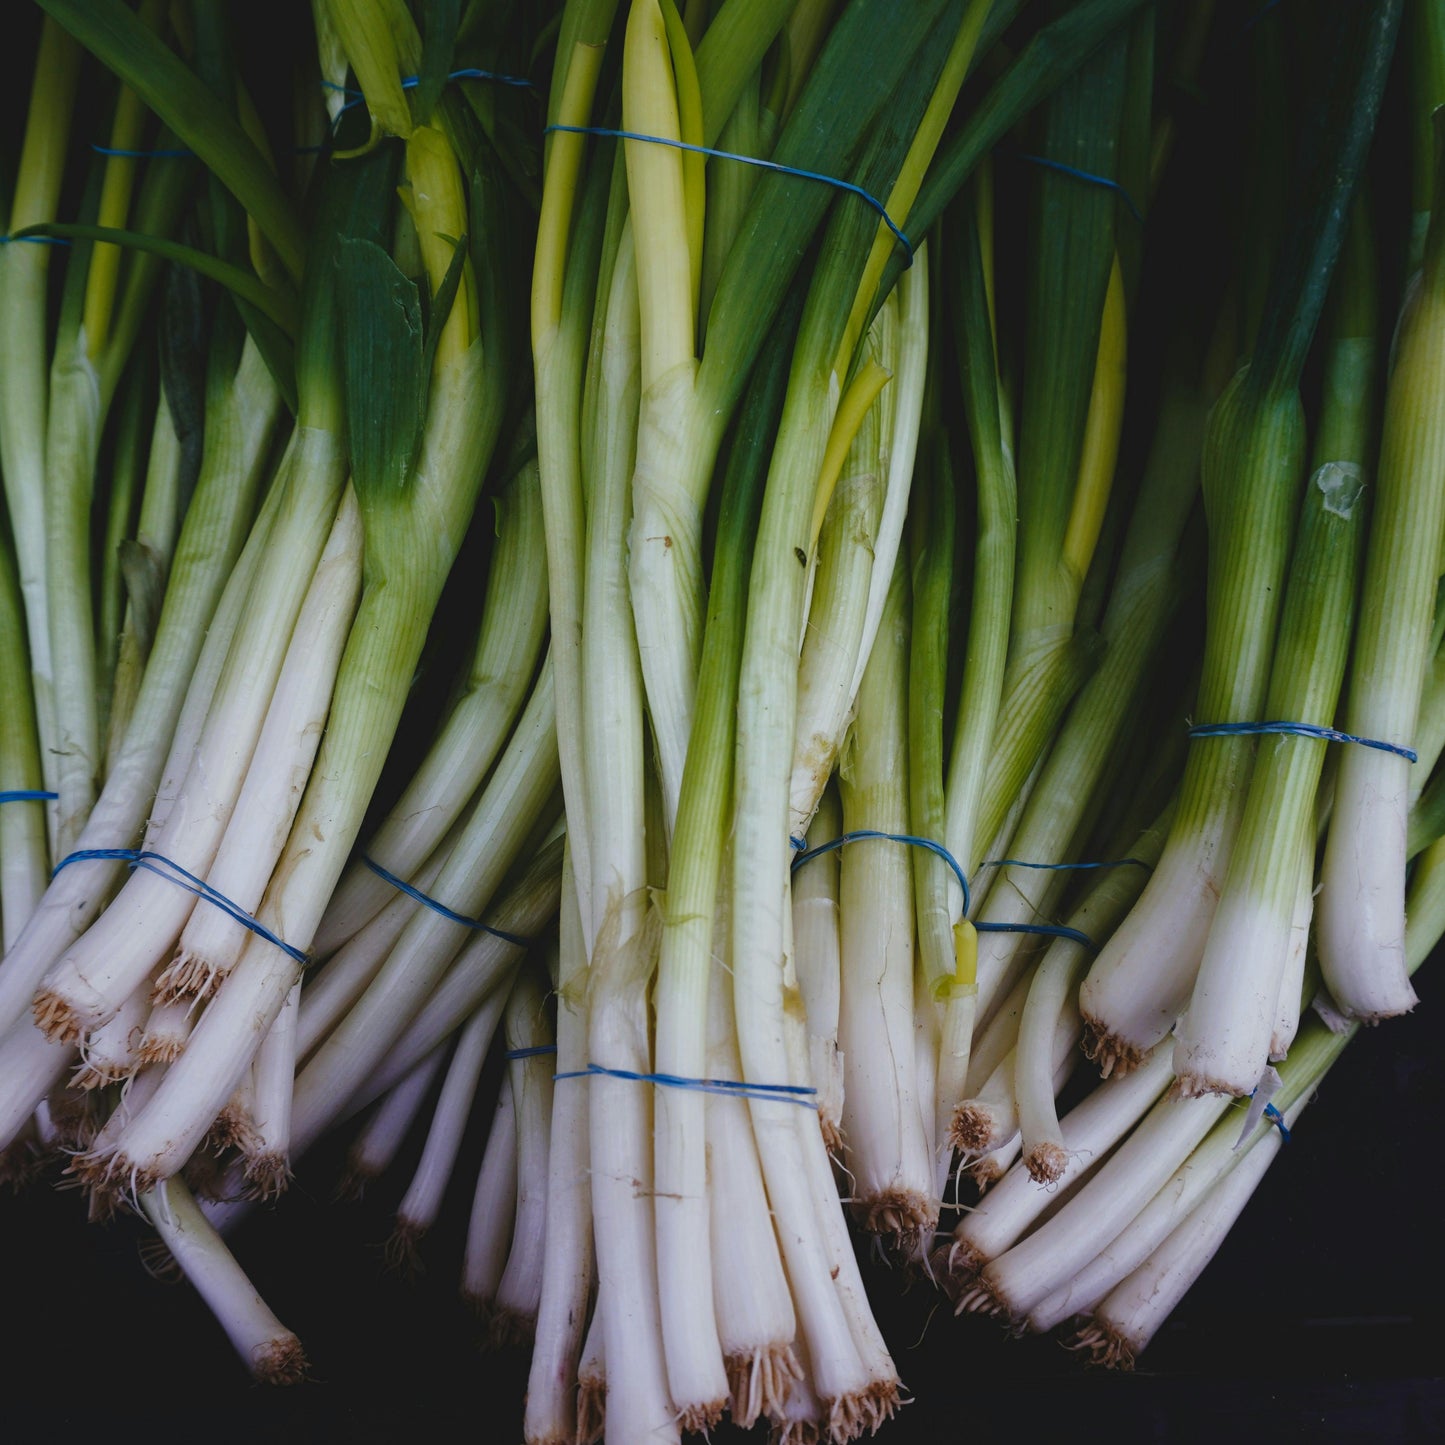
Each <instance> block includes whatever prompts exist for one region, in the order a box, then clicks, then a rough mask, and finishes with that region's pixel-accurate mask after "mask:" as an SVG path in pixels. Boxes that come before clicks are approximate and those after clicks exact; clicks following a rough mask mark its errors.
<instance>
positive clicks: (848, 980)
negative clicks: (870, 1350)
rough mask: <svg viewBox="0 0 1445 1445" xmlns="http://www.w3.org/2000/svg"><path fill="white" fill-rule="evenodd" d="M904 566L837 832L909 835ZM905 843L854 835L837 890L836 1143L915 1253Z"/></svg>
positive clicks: (861, 1202) (915, 1122) (926, 1171)
mask: <svg viewBox="0 0 1445 1445" xmlns="http://www.w3.org/2000/svg"><path fill="white" fill-rule="evenodd" d="M906 588H907V570H906V568H904V567H895V569H894V577H893V587H892V590H891V591H890V593H889V601H888V606H887V608H886V610H885V611H884V614H883V624H882V626H881V627H880V628H879V631H878V636H877V640H876V642H875V643H874V647H873V653H872V656H871V657H870V659H869V664H868V669H867V671H866V672H865V673H864V674H863V685H862V687H861V688H860V689H859V692H858V714H857V717H856V718H855V719H854V721H853V725H852V728H851V729H850V731H849V736H848V741H847V743H846V744H845V748H844V756H843V758H842V765H841V769H840V774H839V777H840V791H841V793H842V799H843V826H844V830H845V831H846V832H849V833H853V832H858V831H859V830H864V829H872V830H877V831H879V832H884V833H899V834H905V833H907V832H908V823H909V817H908V765H907V757H908V746H907V736H908V722H907V658H908V606H907V598H906ZM912 863H913V860H912V857H911V856H910V849H909V847H908V845H906V844H903V843H892V842H887V841H884V840H882V839H873V838H867V839H859V840H858V841H856V842H853V843H850V844H848V846H847V847H846V848H844V849H843V861H842V867H841V879H840V883H839V909H840V923H841V929H840V936H841V944H842V980H843V986H842V1000H841V1008H840V1011H839V1016H838V1046H839V1048H840V1050H841V1051H842V1054H843V1079H844V1091H843V1137H844V1140H845V1142H846V1148H847V1165H848V1170H849V1173H850V1174H851V1175H852V1176H853V1180H854V1185H853V1189H852V1194H853V1205H852V1208H853V1212H854V1215H855V1217H857V1218H858V1220H859V1221H860V1222H861V1223H862V1224H863V1227H864V1228H865V1229H868V1230H870V1231H871V1232H873V1233H876V1234H883V1235H888V1236H891V1237H892V1238H893V1240H894V1242H895V1244H897V1245H898V1246H900V1247H901V1248H903V1249H905V1250H906V1251H908V1252H911V1251H912V1249H913V1247H914V1245H915V1243H916V1240H917V1238H918V1236H919V1235H920V1234H921V1233H922V1232H923V1231H925V1230H927V1229H930V1228H931V1227H932V1225H933V1222H934V1220H935V1219H936V1217H937V1203H936V1198H935V1195H934V1188H933V1185H934V1181H933V1161H932V1155H931V1152H930V1150H929V1148H928V1141H927V1135H926V1131H925V1127H924V1122H923V1110H924V1108H925V1107H927V1108H928V1109H929V1112H930V1113H931V1112H932V1108H931V1104H932V1095H931V1094H930V1095H929V1096H928V1100H927V1103H925V1100H924V1098H923V1096H922V1095H920V1093H919V1090H918V1083H917V1079H916V1077H915V1075H914V1070H913V1056H914V1049H913V872H912Z"/></svg>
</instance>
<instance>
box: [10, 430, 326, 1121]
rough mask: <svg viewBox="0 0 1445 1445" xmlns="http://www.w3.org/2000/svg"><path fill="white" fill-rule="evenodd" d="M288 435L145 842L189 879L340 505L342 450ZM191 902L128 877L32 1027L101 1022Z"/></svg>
mask: <svg viewBox="0 0 1445 1445" xmlns="http://www.w3.org/2000/svg"><path fill="white" fill-rule="evenodd" d="M296 435H297V444H296V446H295V448H294V450H293V451H292V452H291V453H290V458H291V466H290V471H289V475H288V476H287V479H286V483H285V485H286V494H285V497H284V499H283V500H282V503H281V507H280V510H279V512H278V513H277V516H276V519H275V521H274V522H273V524H272V532H271V541H270V545H269V546H268V548H267V550H266V553H265V554H264V555H263V556H262V557H261V558H260V560H259V564H258V567H257V571H256V575H255V578H254V579H253V581H252V584H251V592H250V598H251V599H252V600H251V605H249V606H248V607H247V608H246V611H245V613H244V615H243V616H242V618H241V621H240V624H239V626H238V629H237V632H236V635H235V637H234V639H233V640H232V644H231V649H230V652H229V654H228V656H227V660H226V666H225V668H224V670H223V671H222V674H221V678H220V680H219V682H218V684H217V687H216V694H215V697H214V698H213V699H212V702H211V708H210V711H209V712H208V714H207V719H206V724H205V726H204V727H203V729H202V731H201V736H200V738H199V740H198V742H197V744H196V750H195V753H194V754H193V756H192V759H191V764H190V767H189V769H188V771H187V774H186V781H185V782H184V784H182V787H181V790H180V794H179V796H178V797H177V798H176V800H175V803H174V804H173V806H172V809H171V812H170V815H169V817H168V818H167V821H166V824H165V827H164V828H163V829H162V830H161V832H160V834H159V836H158V837H157V838H156V839H155V842H154V845H153V847H154V850H155V851H156V852H159V853H161V854H163V855H164V856H165V857H166V858H168V859H169V860H171V861H172V862H173V863H176V864H178V865H179V866H180V867H182V868H185V869H186V870H187V871H189V872H191V873H193V874H196V875H197V876H199V877H204V876H205V875H206V872H207V870H208V869H209V867H210V865H211V862H212V860H213V859H214V858H215V856H216V850H217V849H218V848H219V847H220V843H221V838H222V836H223V835H224V833H225V830H226V826H227V824H228V823H229V821H230V817H231V812H232V809H233V808H234V806H235V802H236V797H237V795H238V794H239V792H240V790H241V785H242V782H243V781H244V779H245V774H246V768H247V767H248V766H249V764H250V761H251V756H252V753H253V751H254V749H255V746H256V740H257V738H258V736H259V735H260V731H261V726H262V723H263V721H264V718H265V711H266V708H267V707H268V706H269V703H270V700H271V696H272V694H273V692H274V690H275V686H276V678H277V676H278V674H279V673H280V670H281V664H282V661H283V659H284V656H285V652H286V649H287V647H288V645H289V643H290V639H291V635H292V632H293V630H294V627H295V622H296V617H297V614H298V613H299V611H300V609H301V604H302V601H303V599H304V596H305V593H306V590H307V588H308V587H309V585H310V582H311V578H312V575H313V574H314V572H315V570H316V564H317V562H318V561H319V559H320V556H321V553H322V550H323V548H324V546H325V544H326V540H327V537H328V536H329V534H330V532H331V526H332V521H333V518H334V515H335V510H336V505H337V503H338V502H339V500H340V493H341V485H342V481H343V480H344V479H343V476H342V455H341V452H340V448H339V447H338V445H337V439H336V437H335V436H334V434H333V433H331V432H330V431H327V430H324V429H322V428H316V427H313V428H298V430H297V434H296ZM75 866H76V867H88V866H90V865H88V864H76V865H75ZM195 903H196V898H195V895H194V894H192V893H189V892H187V891H186V890H185V889H183V888H178V887H177V886H176V885H175V884H174V883H173V882H171V881H170V880H169V879H167V878H164V877H162V876H160V875H158V874H156V873H155V872H153V871H151V870H150V869H145V868H138V869H136V870H135V871H134V872H132V874H131V875H130V877H129V878H128V879H127V881H126V883H125V886H124V887H123V888H122V889H121V891H120V893H119V894H118V895H117V897H116V898H115V899H114V901H113V902H112V903H111V905H110V906H109V907H108V908H107V909H106V910H105V912H104V913H103V914H101V916H100V917H99V918H98V919H97V920H96V921H95V922H94V923H93V924H92V925H91V927H90V928H89V929H88V930H87V931H86V933H85V934H84V935H82V937H81V938H80V939H79V940H77V942H76V943H75V944H74V945H72V946H71V947H70V948H69V949H67V950H66V952H65V953H64V954H63V955H62V956H61V957H60V959H59V960H57V962H56V963H54V964H53V965H52V966H51V968H50V969H49V971H48V972H47V974H46V976H45V978H44V979H43V980H42V982H41V987H40V991H39V992H38V993H37V995H36V1003H35V1009H36V1017H37V1019H38V1020H39V1021H40V1022H41V1024H42V1027H44V1028H45V1029H46V1031H47V1032H50V1033H53V1034H55V1035H56V1036H57V1037H59V1038H69V1037H72V1036H74V1034H75V1033H76V1032H77V1031H78V1030H80V1029H81V1028H94V1027H96V1026H97V1025H98V1024H100V1023H103V1022H104V1020H105V1019H106V1018H107V1017H108V1016H109V1014H110V1013H111V1012H113V1011H114V1009H115V1008H116V1007H118V1006H119V1003H120V1001H121V1000H122V999H123V998H124V994H125V992H126V991H127V989H126V985H125V983H124V980H125V979H126V978H128V977H130V976H132V975H137V976H140V975H143V974H144V973H145V972H146V971H147V970H148V969H150V968H152V967H154V966H155V964H156V963H157V962H159V960H160V958H161V957H162V956H163V955H164V953H165V951H166V950H167V949H169V948H171V947H173V946H174V944H175V942H176V940H177V939H178V938H179V937H180V933H181V929H182V928H183V927H184V925H185V922H186V919H187V918H188V917H189V916H190V912H191V909H192V907H193V906H194V905H195ZM227 1092H229V1090H228V1091H227Z"/></svg>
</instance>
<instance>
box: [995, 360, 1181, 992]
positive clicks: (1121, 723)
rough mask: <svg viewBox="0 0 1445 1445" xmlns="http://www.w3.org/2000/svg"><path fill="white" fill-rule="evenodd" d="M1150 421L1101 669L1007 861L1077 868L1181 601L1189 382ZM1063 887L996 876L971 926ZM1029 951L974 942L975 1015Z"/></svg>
mask: <svg viewBox="0 0 1445 1445" xmlns="http://www.w3.org/2000/svg"><path fill="white" fill-rule="evenodd" d="M1160 412H1161V415H1160V421H1159V426H1158V428H1157V429H1156V431H1155V437H1154V447H1153V451H1152V454H1151V456H1150V458H1149V461H1148V464H1147V466H1146V469H1145V474H1144V479H1143V482H1142V484H1141V488H1140V494H1139V498H1138V500H1137V502H1136V504H1135V508H1134V512H1133V516H1132V518H1131V521H1130V527H1129V532H1128V534H1127V536H1126V539H1125V542H1124V546H1123V551H1122V553H1121V555H1120V559H1119V564H1118V568H1117V571H1116V574H1115V577H1114V582H1113V586H1112V588H1111V591H1110V597H1109V606H1108V610H1107V612H1106V614H1105V616H1104V619H1103V623H1102V625H1101V635H1102V637H1103V640H1104V643H1105V651H1104V655H1103V659H1102V662H1101V663H1100V665H1099V668H1098V670H1097V671H1096V672H1095V674H1094V676H1093V677H1091V678H1090V679H1089V681H1088V682H1087V683H1086V684H1085V686H1084V688H1083V690H1082V691H1081V692H1080V693H1079V695H1078V697H1077V698H1076V699H1075V701H1074V704H1073V707H1072V709H1071V711H1070V712H1069V715H1068V717H1067V719H1066V721H1065V722H1064V724H1063V727H1062V729H1061V730H1060V733H1059V736H1058V738H1057V740H1056V742H1055V743H1054V746H1053V748H1052V749H1051V750H1050V752H1049V754H1048V757H1047V761H1046V762H1045V763H1044V767H1043V771H1042V772H1041V773H1040V775H1039V778H1038V781H1037V783H1036V784H1035V785H1034V788H1033V790H1032V792H1031V793H1030V795H1029V800H1028V804H1027V806H1026V807H1025V809H1024V812H1023V814H1022V816H1021V818H1020V820H1019V822H1018V824H1017V826H1016V828H1015V829H1014V832H1013V836H1012V837H1011V838H1010V840H1009V844H1008V849H1007V853H1008V856H1009V857H1011V858H1017V859H1019V860H1021V861H1022V862H1025V863H1067V862H1075V861H1079V858H1078V853H1077V850H1078V849H1079V848H1081V847H1083V846H1084V844H1085V841H1086V833H1087V822H1088V815H1089V808H1090V805H1091V803H1093V802H1094V801H1095V800H1096V794H1097V791H1098V788H1099V785H1100V782H1101V780H1102V779H1103V777H1104V775H1105V772H1106V768H1107V764H1108V762H1109V759H1110V756H1111V754H1112V752H1113V750H1114V748H1115V747H1116V746H1117V744H1118V741H1119V739H1120V737H1121V736H1122V734H1123V733H1124V730H1125V728H1126V727H1127V725H1128V723H1129V721H1130V718H1131V716H1132V715H1133V713H1134V711H1135V709H1136V708H1137V706H1138V699H1139V698H1140V697H1141V694H1142V692H1143V689H1144V688H1145V686H1146V683H1147V675H1148V670H1149V668H1150V665H1151V663H1153V661H1154V659H1155V658H1156V657H1157V654H1158V651H1159V648H1160V646H1161V644H1162V642H1163V640H1164V638H1165V636H1166V634H1167V631H1168V628H1169V624H1170V622H1171V620H1172V618H1173V616H1174V613H1175V611H1176V609H1177V607H1178V605H1179V603H1180V601H1181V600H1182V595H1183V592H1184V587H1183V585H1182V580H1181V555H1180V544H1181V538H1182V536H1183V533H1184V527H1185V523H1186V522H1187V520H1188V518H1189V514H1190V510H1191V508H1192V507H1193V505H1194V501H1195V497H1196V486H1197V480H1198V472H1197V467H1198V448H1199V438H1200V435H1201V432H1202V430H1203V420H1204V418H1203V403H1202V398H1201V397H1200V394H1199V389H1198V386H1197V384H1195V383H1194V382H1193V381H1192V380H1189V381H1186V380H1183V379H1181V378H1179V377H1178V376H1175V377H1173V378H1172V379H1171V380H1170V381H1169V382H1167V383H1166V389H1165V394H1164V397H1163V400H1162V402H1161V406H1160ZM1005 715H1006V716H1007V713H1006V714H1005ZM1083 861H1088V860H1083ZM1068 882H1069V875H1068V874H1067V873H1063V872H1054V871H1049V870H1045V869H1039V868H1023V867H1003V868H1000V869H998V870H997V873H996V875H995V876H994V877H993V879H992V880H991V882H990V886H989V888H988V892H987V895H986V898H985V900H984V902H983V903H982V905H981V907H980V908H979V909H978V912H977V915H976V916H977V917H978V918H979V919H981V920H987V921H988V922H991V923H1000V924H1004V925H1009V924H1017V923H1034V922H1037V921H1039V920H1040V919H1041V918H1042V919H1044V920H1047V918H1048V914H1049V912H1050V910H1051V908H1052V907H1053V905H1054V904H1055V902H1056V901H1057V900H1058V898H1059V896H1060V894H1061V893H1062V891H1063V889H1064V888H1065V887H1066V886H1067V884H1068ZM1032 952H1033V944H1032V940H1030V939H1029V938H1027V937H1026V936H1023V935H1020V934H1017V933H1008V932H1000V933H995V932H989V933H985V934H982V935H981V936H980V938H979V950H978V966H977V978H978V989H979V1010H980V1012H981V1014H983V1015H984V1016H985V1017H986V1016H987V1013H988V1011H989V1009H990V1008H991V1006H992V1004H993V1002H994V1000H996V999H997V998H998V996H999V993H1000V991H1001V990H1002V989H1004V988H1006V987H1008V984H1009V980H1010V979H1011V978H1013V977H1015V976H1016V973H1017V968H1018V966H1019V964H1020V963H1021V962H1022V961H1023V960H1024V959H1026V958H1027V957H1028V956H1029V955H1030V954H1031V953H1032Z"/></svg>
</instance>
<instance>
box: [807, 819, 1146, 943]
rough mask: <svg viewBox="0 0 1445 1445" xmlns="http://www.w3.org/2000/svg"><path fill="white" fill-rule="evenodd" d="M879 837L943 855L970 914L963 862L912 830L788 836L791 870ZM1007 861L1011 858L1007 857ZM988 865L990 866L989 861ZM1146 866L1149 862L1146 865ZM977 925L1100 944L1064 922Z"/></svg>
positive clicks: (990, 930)
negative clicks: (809, 840) (816, 839)
mask: <svg viewBox="0 0 1445 1445" xmlns="http://www.w3.org/2000/svg"><path fill="white" fill-rule="evenodd" d="M866 838H876V839H879V840H881V841H882V842H885V843H905V844H907V845H908V846H909V847H911V848H926V849H927V850H928V851H929V852H930V853H934V854H936V855H937V856H938V857H940V858H942V859H943V861H944V862H945V863H947V864H948V866H949V867H950V868H951V869H952V870H953V876H954V877H955V878H957V879H958V882H959V886H960V887H961V888H962V889H963V913H964V917H967V916H968V909H969V893H968V879H967V878H966V877H965V875H964V871H963V866H962V864H960V863H959V861H958V859H957V858H955V857H954V856H953V854H952V853H950V852H949V851H948V849H947V848H945V847H944V846H943V844H942V843H936V842H934V840H933V839H932V838H916V837H914V835H913V834H912V833H882V832H878V831H877V830H875V829H873V828H859V829H857V830H856V831H855V832H852V833H840V834H839V835H838V836H837V837H836V838H833V839H830V840H829V841H828V842H826V843H819V844H818V846H817V847H816V848H809V847H808V846H807V845H806V843H804V842H803V841H802V840H801V839H799V838H789V840H788V841H789V843H791V844H792V846H793V849H794V852H795V853H796V854H797V856H796V857H795V858H794V859H793V866H792V871H793V872H795V873H796V872H797V871H798V869H799V868H801V867H802V866H803V864H804V863H806V862H807V861H808V860H809V859H810V858H816V857H817V856H818V855H819V854H820V853H831V852H832V851H833V850H834V849H835V848H841V847H842V846H843V845H844V844H845V843H853V842H856V841H857V840H859V839H866ZM1004 861H1005V862H1007V861H1009V860H1007V859H1005V860H1004ZM1124 861H1127V862H1138V861H1139V860H1138V859H1132V858H1131V859H1127V860H1124ZM984 866H985V867H988V866H991V865H988V864H985V865H984ZM1024 866H1025V867H1040V868H1107V867H1110V866H1112V865H1111V864H1108V863H1039V864H1025V865H1024ZM1144 866H1147V865H1144ZM973 926H974V929H975V930H976V931H977V932H979V933H1032V934H1039V935H1041V936H1043V937H1046V938H1067V939H1069V940H1070V941H1071V942H1073V943H1081V944H1083V946H1084V947H1085V948H1089V949H1093V948H1097V947H1098V945H1097V944H1096V943H1095V942H1094V940H1093V939H1092V938H1090V937H1089V935H1088V934H1087V933H1081V932H1080V931H1079V930H1078V929H1077V928H1067V927H1065V926H1064V925H1063V924H1061V923H975V924H974V925H973Z"/></svg>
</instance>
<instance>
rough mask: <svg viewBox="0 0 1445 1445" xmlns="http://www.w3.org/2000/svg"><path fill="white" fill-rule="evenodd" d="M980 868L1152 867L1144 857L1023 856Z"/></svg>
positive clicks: (993, 861)
mask: <svg viewBox="0 0 1445 1445" xmlns="http://www.w3.org/2000/svg"><path fill="white" fill-rule="evenodd" d="M978 866H979V867H980V868H1040V869H1042V870H1044V871H1045V872H1048V873H1062V872H1070V871H1072V870H1075V869H1080V870H1082V869H1086V868H1150V867H1151V866H1152V865H1151V864H1148V863H1146V862H1145V861H1144V860H1143V859H1142V858H1106V859H1103V860H1102V861H1100V862H1098V863H1030V862H1028V861H1027V860H1026V859H1023V858H990V859H988V860H987V861H986V862H983V863H980V864H979V865H978Z"/></svg>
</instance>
